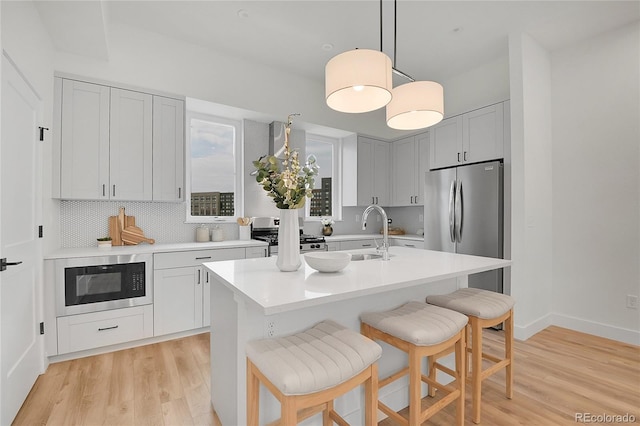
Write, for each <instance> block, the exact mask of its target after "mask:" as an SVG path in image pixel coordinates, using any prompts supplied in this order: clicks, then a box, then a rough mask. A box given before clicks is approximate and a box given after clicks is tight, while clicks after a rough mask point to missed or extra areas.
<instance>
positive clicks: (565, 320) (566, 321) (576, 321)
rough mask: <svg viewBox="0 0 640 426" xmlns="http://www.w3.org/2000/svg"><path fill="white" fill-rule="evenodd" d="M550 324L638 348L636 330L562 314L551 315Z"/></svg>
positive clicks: (639, 341)
mask: <svg viewBox="0 0 640 426" xmlns="http://www.w3.org/2000/svg"><path fill="white" fill-rule="evenodd" d="M552 324H553V325H557V326H558V327H564V328H568V329H571V330H575V331H580V332H582V333H587V334H593V335H594V336H599V337H604V338H606V339H612V340H617V341H619V342H623V343H629V344H632V345H638V346H640V331H638V330H629V329H626V328H621V327H614V326H611V325H608V324H602V323H599V322H595V321H589V320H585V319H582V318H575V317H571V316H569V315H562V314H553V319H552Z"/></svg>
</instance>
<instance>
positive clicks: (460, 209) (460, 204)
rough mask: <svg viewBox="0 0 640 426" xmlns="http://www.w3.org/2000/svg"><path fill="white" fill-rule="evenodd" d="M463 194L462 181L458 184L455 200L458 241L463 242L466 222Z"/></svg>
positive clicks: (456, 238)
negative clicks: (464, 223)
mask: <svg viewBox="0 0 640 426" xmlns="http://www.w3.org/2000/svg"><path fill="white" fill-rule="evenodd" d="M463 198H464V197H463V194H462V181H461V180H459V181H457V184H456V201H455V221H456V236H455V240H456V242H458V243H460V242H462V225H463V222H464V201H463Z"/></svg>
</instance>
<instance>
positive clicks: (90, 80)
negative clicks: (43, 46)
mask: <svg viewBox="0 0 640 426" xmlns="http://www.w3.org/2000/svg"><path fill="white" fill-rule="evenodd" d="M53 76H54V77H60V78H65V79H68V80H75V81H82V82H85V83H92V84H99V85H101V86H109V87H115V88H117V89H125V90H131V91H133V92H142V93H148V94H151V95H155V96H162V97H165V98H172V99H177V100H180V101H184V100H185V99H186V98H185V97H184V96H182V95H176V94H173V93H168V92H163V91H160V90H154V89H149V88H146V87H140V86H133V85H130V84H124V83H114V82H112V81H108V80H102V79H99V78H93V77H85V76H81V75H77V74H71V73H66V72H61V71H54V73H53Z"/></svg>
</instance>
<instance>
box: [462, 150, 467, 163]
mask: <svg viewBox="0 0 640 426" xmlns="http://www.w3.org/2000/svg"><path fill="white" fill-rule="evenodd" d="M462 159H463V160H464V161H467V151H465V152H464V154H463V155H462Z"/></svg>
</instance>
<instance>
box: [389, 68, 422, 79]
mask: <svg viewBox="0 0 640 426" xmlns="http://www.w3.org/2000/svg"><path fill="white" fill-rule="evenodd" d="M391 71H393V73H394V74H396V75H399V76H400V77H404V78H406V79H407V80H409V81H411V82H414V81H416V79H415V78H413V77H411V76H410V75H409V74H406V73H404V72H402V71H400V70H399V69H397V68H395V67H394V68H391Z"/></svg>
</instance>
